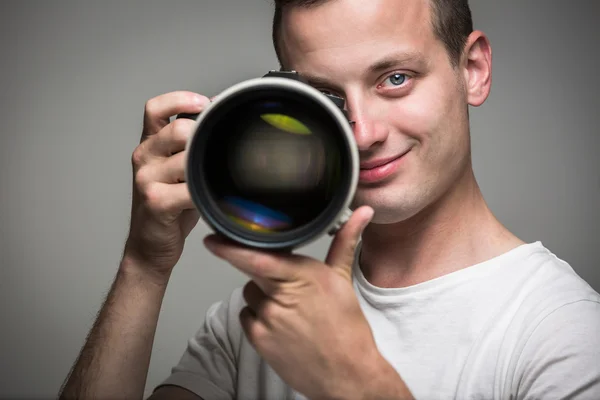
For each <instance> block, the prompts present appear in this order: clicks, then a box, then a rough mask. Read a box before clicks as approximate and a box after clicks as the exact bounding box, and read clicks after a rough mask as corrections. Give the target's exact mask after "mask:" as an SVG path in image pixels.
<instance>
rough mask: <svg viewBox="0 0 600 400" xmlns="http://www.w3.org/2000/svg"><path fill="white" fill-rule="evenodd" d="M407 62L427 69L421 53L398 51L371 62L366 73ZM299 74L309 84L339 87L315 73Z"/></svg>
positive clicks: (373, 73) (375, 72) (374, 72)
mask: <svg viewBox="0 0 600 400" xmlns="http://www.w3.org/2000/svg"><path fill="white" fill-rule="evenodd" d="M407 64H412V65H416V66H417V68H420V69H427V66H428V65H429V63H428V61H427V60H426V59H425V57H424V56H423V55H422V54H421V53H418V52H400V53H395V54H392V55H390V56H387V57H384V58H383V59H381V60H378V61H376V62H375V63H373V64H371V65H370V66H369V68H367V75H375V74H378V73H381V72H383V71H385V70H387V69H390V68H394V67H401V66H404V65H407ZM300 75H302V76H303V77H304V78H305V79H308V81H309V83H310V84H311V85H314V86H326V87H329V88H332V89H338V90H339V89H340V88H339V87H338V86H337V85H335V84H333V83H332V82H331V81H330V80H328V79H327V78H322V77H319V76H315V75H311V74H307V73H303V72H301V73H300Z"/></svg>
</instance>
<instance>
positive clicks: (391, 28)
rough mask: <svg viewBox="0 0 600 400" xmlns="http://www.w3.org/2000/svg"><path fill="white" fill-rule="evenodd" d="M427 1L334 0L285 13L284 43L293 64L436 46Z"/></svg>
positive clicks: (283, 50) (423, 49)
mask: <svg viewBox="0 0 600 400" xmlns="http://www.w3.org/2000/svg"><path fill="white" fill-rule="evenodd" d="M435 42H436V41H435V38H434V35H433V29H432V24H431V9H430V4H429V0H330V1H328V2H326V3H325V4H322V5H319V6H315V7H309V8H305V7H292V8H290V9H288V10H286V12H285V13H284V16H283V21H282V29H281V43H282V46H281V48H282V52H283V55H284V58H285V59H286V60H287V63H288V64H290V66H293V67H297V66H298V65H299V64H300V65H301V64H304V63H305V62H308V61H310V62H311V63H313V64H314V63H319V62H323V63H324V64H328V63H331V62H336V61H337V62H341V61H344V62H347V61H348V60H349V59H350V58H353V59H354V60H356V61H359V60H358V59H360V58H365V59H370V60H372V59H373V57H381V55H382V53H389V52H392V51H395V52H401V51H407V52H426V51H427V49H428V48H430V47H432V46H433V45H434V44H435Z"/></svg>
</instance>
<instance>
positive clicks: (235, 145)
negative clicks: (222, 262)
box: [179, 71, 358, 250]
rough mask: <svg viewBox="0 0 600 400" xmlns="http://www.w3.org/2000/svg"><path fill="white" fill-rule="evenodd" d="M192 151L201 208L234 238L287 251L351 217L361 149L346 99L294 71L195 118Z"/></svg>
mask: <svg viewBox="0 0 600 400" xmlns="http://www.w3.org/2000/svg"><path fill="white" fill-rule="evenodd" d="M179 117H187V118H194V117H195V116H190V115H180V116H179ZM186 151H187V159H186V182H187V185H188V188H189V191H190V195H191V197H192V200H193V202H194V204H195V206H196V208H197V209H198V211H199V212H200V214H201V216H202V218H203V219H204V221H205V222H206V223H207V224H208V225H209V226H210V227H211V228H212V229H213V230H214V231H216V232H218V233H220V234H222V235H224V236H226V237H228V238H230V239H232V240H234V241H236V242H239V243H242V244H244V245H247V246H251V247H256V248H262V249H271V250H289V249H293V248H296V247H299V246H303V245H306V244H308V243H309V242H312V241H314V240H316V239H318V238H319V237H321V236H322V235H324V234H333V233H334V232H335V231H336V230H337V229H339V228H340V227H341V225H342V224H343V223H345V222H346V220H347V219H348V217H349V215H350V210H349V207H350V203H351V201H352V198H353V197H354V192H355V189H356V184H357V181H358V150H357V148H356V144H355V142H354V138H353V133H352V127H351V125H350V123H349V121H348V118H347V116H346V114H345V111H344V110H343V99H340V98H335V97H331V96H327V95H325V94H323V93H321V92H320V91H318V90H316V89H314V88H312V87H311V86H310V85H308V84H306V83H305V82H304V81H303V80H302V78H301V76H300V75H298V74H297V73H295V72H284V71H271V72H270V73H269V74H267V75H265V76H264V77H262V78H256V79H250V80H247V81H244V82H241V83H238V84H236V85H233V86H232V87H230V88H228V89H226V90H225V91H224V92H222V93H221V94H220V95H219V96H217V98H216V99H215V100H214V101H213V102H212V103H210V104H209V105H208V106H207V108H206V109H205V110H204V111H203V112H202V113H201V114H199V115H198V116H197V117H196V125H195V130H194V133H193V135H192V137H191V138H190V140H189V141H188V144H187V149H186Z"/></svg>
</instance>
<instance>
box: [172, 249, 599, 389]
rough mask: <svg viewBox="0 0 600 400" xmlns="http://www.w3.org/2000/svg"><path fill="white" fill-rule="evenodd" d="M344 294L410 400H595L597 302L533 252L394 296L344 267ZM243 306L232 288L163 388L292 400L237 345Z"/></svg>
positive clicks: (245, 345)
mask: <svg viewBox="0 0 600 400" xmlns="http://www.w3.org/2000/svg"><path fill="white" fill-rule="evenodd" d="M354 286H355V290H356V294H357V296H358V299H359V301H360V304H361V306H362V309H363V311H364V313H365V315H366V317H367V319H368V321H369V323H370V324H371V327H372V330H373V333H374V336H375V339H376V342H377V346H378V348H379V350H380V352H381V353H382V355H383V356H384V357H385V358H386V359H387V360H388V361H389V362H390V364H392V365H393V366H394V368H395V369H396V370H397V371H398V373H399V374H400V376H401V377H402V378H403V380H404V382H405V383H406V384H407V386H408V388H409V389H410V390H411V392H412V394H413V396H414V397H415V398H416V399H427V400H430V399H458V400H464V399H566V398H569V399H571V398H576V399H590V400H598V399H600V295H599V294H598V293H597V292H595V291H594V290H593V289H592V288H591V287H590V286H589V285H588V284H587V283H586V282H585V281H583V280H582V279H581V278H580V277H579V276H578V275H577V274H576V273H575V272H574V271H573V269H572V268H571V267H570V266H569V265H568V264H567V263H566V262H564V261H562V260H560V259H559V258H557V257H556V256H555V255H554V254H552V253H551V252H550V251H549V250H548V249H546V248H545V247H544V246H543V245H542V244H541V243H540V242H535V243H530V244H525V245H522V246H519V247H517V248H515V249H513V250H511V251H509V252H507V253H505V254H503V255H501V256H499V257H496V258H493V259H491V260H488V261H486V262H483V263H480V264H477V265H474V266H471V267H469V268H465V269H462V270H459V271H457V272H453V273H450V274H448V275H445V276H442V277H440V278H437V279H433V280H431V281H428V282H424V283H421V284H418V285H414V286H411V287H406V288H397V289H384V288H378V287H375V286H373V285H371V284H370V283H369V282H368V281H367V280H366V279H365V277H364V276H363V274H362V272H361V270H360V268H358V266H357V265H355V267H354ZM244 306H245V303H244V300H243V298H242V295H241V290H240V289H238V290H235V291H234V292H233V294H232V295H231V297H230V298H229V300H228V301H225V302H221V303H217V304H214V305H213V306H211V307H210V309H209V310H208V312H207V314H206V320H205V322H204V325H203V326H202V328H201V329H200V330H199V331H198V332H197V334H196V335H195V336H194V337H192V338H191V339H190V340H189V343H188V347H187V349H186V351H185V352H184V354H183V357H182V358H181V361H180V362H179V364H178V365H177V366H175V367H174V368H173V370H172V374H171V376H170V377H168V378H167V379H166V380H165V381H164V382H163V384H171V385H177V386H181V387H184V388H186V389H188V390H190V391H192V392H194V393H196V394H198V395H199V396H200V397H202V398H203V399H205V400H218V399H244V400H246V399H256V400H259V399H260V400H268V399H276V400H285V399H296V400H297V399H304V397H303V396H302V395H301V394H298V393H296V392H294V391H293V390H291V389H290V388H289V387H288V386H287V385H286V384H285V383H284V382H283V381H282V380H281V379H280V378H279V377H278V376H277V374H276V373H275V372H274V371H273V370H272V369H271V368H270V367H269V366H268V365H267V364H266V362H265V361H264V360H263V359H262V358H261V357H260V356H259V355H258V354H257V353H256V352H255V350H254V349H253V348H252V346H251V345H250V344H249V342H248V341H247V340H246V338H245V336H244V333H243V331H242V329H241V326H240V323H239V319H238V316H239V312H240V310H241V309H242V308H243V307H244ZM340 329H343V327H340ZM356 362H357V363H360V356H357V360H356Z"/></svg>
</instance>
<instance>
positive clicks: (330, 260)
mask: <svg viewBox="0 0 600 400" xmlns="http://www.w3.org/2000/svg"><path fill="white" fill-rule="evenodd" d="M372 218H373V209H372V208H371V207H367V206H364V207H360V208H358V209H357V210H355V211H354V213H352V216H351V217H350V219H349V220H348V222H346V223H345V224H344V226H343V227H342V229H340V230H339V231H338V232H337V234H336V235H335V238H334V239H333V241H332V243H331V246H330V247H329V252H328V253H327V257H326V259H325V263H326V264H328V265H330V266H332V267H335V268H340V269H341V270H342V271H344V273H345V274H347V275H348V277H350V274H351V272H352V264H353V263H354V257H355V252H356V246H357V245H358V242H359V240H360V235H361V233H362V231H363V230H364V228H365V227H366V226H367V225H368V224H369V222H371V219H372Z"/></svg>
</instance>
